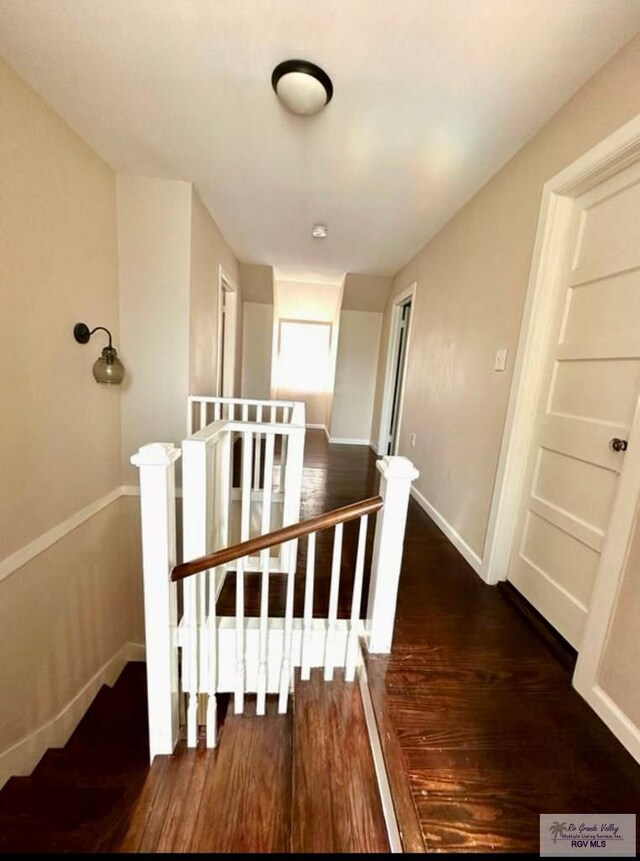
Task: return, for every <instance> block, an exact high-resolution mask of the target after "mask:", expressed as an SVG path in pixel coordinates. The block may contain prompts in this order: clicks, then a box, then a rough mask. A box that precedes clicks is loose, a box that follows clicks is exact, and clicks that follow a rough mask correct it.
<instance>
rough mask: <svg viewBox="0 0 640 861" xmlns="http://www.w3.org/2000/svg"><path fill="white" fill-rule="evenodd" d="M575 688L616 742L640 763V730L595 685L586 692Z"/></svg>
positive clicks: (598, 686)
mask: <svg viewBox="0 0 640 861" xmlns="http://www.w3.org/2000/svg"><path fill="white" fill-rule="evenodd" d="M574 687H576V690H577V691H578V693H579V694H580V695H581V696H582V697H584V699H585V700H586V701H587V702H588V703H589V705H590V706H591V708H592V709H593V710H594V712H595V713H596V714H597V715H598V717H599V718H601V719H602V720H603V721H604V723H605V724H606V725H607V727H608V728H609V729H610V730H611V732H612V733H613V734H614V735H615V737H616V738H617V739H618V741H619V742H620V743H621V744H623V745H624V746H625V747H626V749H627V750H628V751H629V753H630V754H631V756H633V757H634V759H635V760H636V762H639V763H640V728H639V727H637V726H636V725H635V724H634V723H633V721H632V720H631V719H630V718H629V717H628V716H627V715H626V714H625V713H624V712H623V711H622V709H621V708H620V707H619V706H618V705H616V703H615V702H614V701H613V700H612V699H611V697H610V696H609V695H608V694H607V693H605V691H603V690H602V688H601V687H600V685H598V684H597V683H596V684H594V685H592V686H591V687H590V688H588V689H587V690H582V689H581V688H580V687H577V686H575V685H574Z"/></svg>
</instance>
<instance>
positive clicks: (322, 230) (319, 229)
mask: <svg viewBox="0 0 640 861" xmlns="http://www.w3.org/2000/svg"><path fill="white" fill-rule="evenodd" d="M328 232H329V228H328V227H327V225H326V224H314V225H313V227H312V228H311V235H312V236H313V238H314V239H326V238H327V233H328Z"/></svg>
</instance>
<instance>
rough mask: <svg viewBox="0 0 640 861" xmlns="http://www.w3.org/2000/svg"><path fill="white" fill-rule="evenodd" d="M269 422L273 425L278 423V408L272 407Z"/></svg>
mask: <svg viewBox="0 0 640 861" xmlns="http://www.w3.org/2000/svg"><path fill="white" fill-rule="evenodd" d="M269 421H270V423H271V424H272V425H274V424H275V423H276V407H271V409H270V410H269Z"/></svg>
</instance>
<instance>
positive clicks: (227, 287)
mask: <svg viewBox="0 0 640 861" xmlns="http://www.w3.org/2000/svg"><path fill="white" fill-rule="evenodd" d="M225 293H226V301H225V303H224V305H225V315H226V317H227V320H228V321H230V325H228V326H227V327H226V329H225V334H226V337H225V339H224V352H225V359H226V361H225V362H224V364H223V362H222V332H223V327H224V325H225V321H224V319H223V313H222V308H223V302H222V297H223V294H225ZM237 323H238V286H237V284H236V283H235V281H234V280H233V279H232V278H231V277H230V276H229V275H228V274H227V273H226V272H225V270H224V269H223V268H222V266H221V265H220V266H218V344H217V347H216V351H217V357H216V394H217V396H218V397H225V398H232V397H234V394H235V363H236V362H235V360H236V332H237ZM223 373H224V379H222V375H223Z"/></svg>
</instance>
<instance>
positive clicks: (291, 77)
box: [271, 60, 333, 116]
mask: <svg viewBox="0 0 640 861" xmlns="http://www.w3.org/2000/svg"><path fill="white" fill-rule="evenodd" d="M271 84H272V86H273V89H274V90H275V92H276V94H277V96H278V98H279V99H280V101H281V102H282V104H283V105H284V106H285V107H286V108H288V109H289V110H290V111H291V112H292V113H294V114H299V115H301V116H309V115H310V114H316V113H317V112H318V111H319V110H321V109H322V108H324V106H325V105H327V104H328V103H329V102H330V101H331V97H332V96H333V85H332V83H331V79H330V78H329V76H328V75H327V73H326V72H325V71H324V70H323V69H321V68H320V67H319V66H316V65H314V64H313V63H309V62H307V61H306V60H286V61H285V62H284V63H280V65H278V66H276V68H275V69H274V70H273V74H272V76H271Z"/></svg>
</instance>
